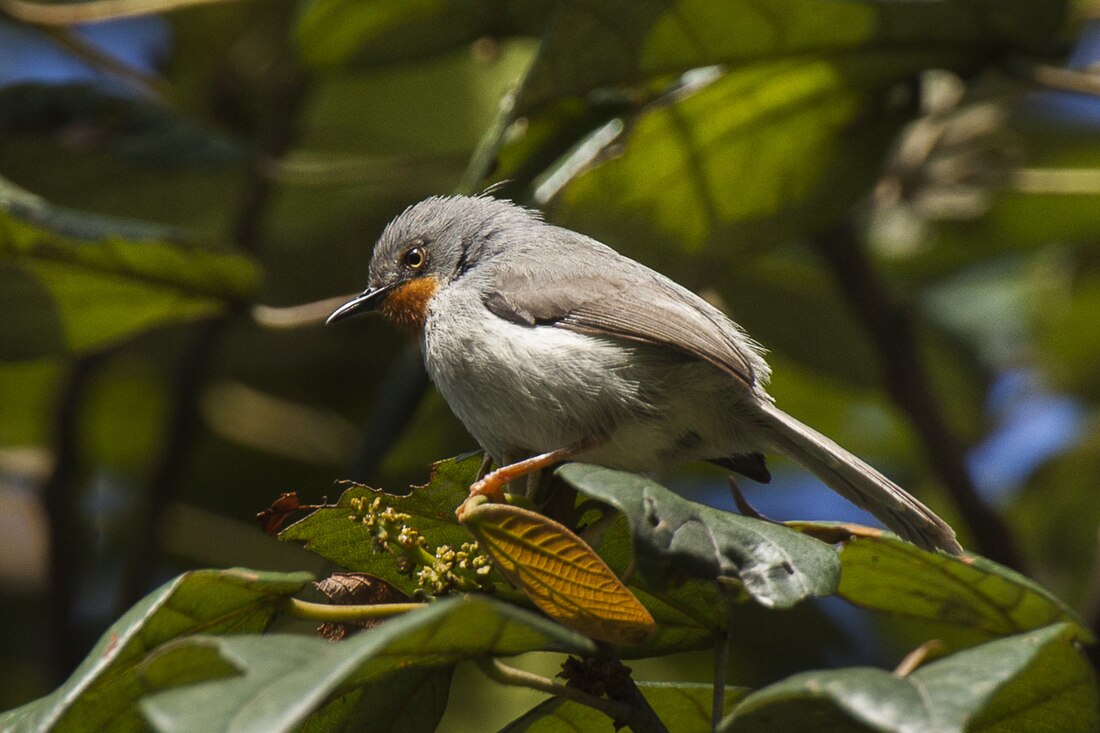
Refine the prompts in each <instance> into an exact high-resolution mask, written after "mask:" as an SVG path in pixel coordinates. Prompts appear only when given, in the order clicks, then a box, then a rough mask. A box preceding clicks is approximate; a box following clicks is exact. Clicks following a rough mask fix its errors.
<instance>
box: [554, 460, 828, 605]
mask: <svg viewBox="0 0 1100 733" xmlns="http://www.w3.org/2000/svg"><path fill="white" fill-rule="evenodd" d="M557 473H558V475H559V476H561V477H562V478H563V479H565V481H566V482H568V483H569V484H570V485H572V486H573V487H574V488H576V489H577V490H578V491H580V492H581V493H582V494H585V495H586V496H589V497H592V498H593V499H598V500H599V501H602V502H605V503H607V504H610V505H611V506H613V507H614V508H615V509H618V510H619V511H620V512H622V513H623V514H625V515H626V516H627V517H628V518H629V520H630V527H631V531H632V533H633V536H634V551H635V557H636V559H637V562H638V569H639V571H640V572H641V573H642V575H643V576H644V577H645V578H646V579H647V581H648V582H650V583H652V584H653V585H654V586H655V587H657V588H661V587H667V586H668V584H670V583H671V582H674V581H677V580H684V579H687V578H706V579H709V580H715V579H718V578H728V579H736V580H739V581H740V583H741V584H742V585H743V586H744V588H745V591H746V592H748V594H749V595H750V596H752V597H753V598H754V599H756V600H757V601H758V602H759V603H761V604H762V605H764V606H767V607H769V608H790V607H791V606H793V605H795V604H796V603H798V602H799V601H802V600H805V599H806V598H809V597H812V596H824V595H828V594H830V593H832V592H833V591H834V590H835V589H836V586H837V581H838V579H839V575H840V561H839V559H838V557H837V553H836V551H835V550H833V548H832V547H830V546H829V545H826V544H825V543H823V542H819V541H817V540H814V539H811V538H809V537H806V536H805V535H800V534H799V533H797V532H794V531H793V530H790V529H788V528H786V527H783V526H781V525H778V524H773V523H770V522H765V521H762V520H758V519H751V518H749V517H743V516H741V515H739V514H732V513H730V512H723V511H720V510H718V509H713V508H711V507H707V506H703V505H702V504H696V503H694V502H691V501H688V500H686V499H683V498H681V497H679V496H677V495H675V494H673V493H672V492H671V491H669V490H668V489H666V488H665V487H663V486H661V485H660V484H657V483H655V482H654V481H652V480H650V479H648V478H645V477H642V476H638V475H635V474H630V473H624V472H622V471H613V470H611V469H608V468H602V467H599V466H592V465H586V464H581V463H572V464H568V465H566V466H563V467H561V468H559V469H558V471H557Z"/></svg>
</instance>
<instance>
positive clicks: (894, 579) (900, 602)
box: [837, 536, 1092, 639]
mask: <svg viewBox="0 0 1100 733" xmlns="http://www.w3.org/2000/svg"><path fill="white" fill-rule="evenodd" d="M840 562H841V567H842V570H841V575H840V586H839V587H838V588H837V594H838V595H839V596H841V597H842V598H845V599H847V600H848V601H850V602H851V603H854V604H856V605H858V606H863V607H864V608H870V609H874V610H876V611H882V612H884V613H888V614H890V615H892V616H898V617H901V618H905V619H907V620H908V621H909V622H910V623H913V622H921V623H926V622H927V623H931V624H933V625H934V626H938V627H943V628H945V629H948V630H952V629H953V630H955V631H963V632H976V633H977V634H979V635H980V637H984V638H995V637H998V636H1008V635H1010V634H1016V633H1019V632H1021V631H1028V630H1030V629H1035V628H1039V627H1041V626H1047V625H1049V624H1054V623H1062V622H1066V623H1068V624H1070V625H1071V626H1073V628H1074V629H1075V633H1076V635H1077V636H1078V637H1079V638H1082V639H1091V638H1092V635H1091V633H1090V632H1089V631H1088V630H1087V629H1086V628H1085V627H1084V626H1083V625H1082V624H1081V622H1080V621H1079V620H1078V619H1077V617H1076V615H1075V614H1074V613H1073V611H1071V610H1070V609H1069V608H1067V607H1066V605H1065V604H1064V603H1062V602H1061V601H1059V600H1058V599H1057V598H1055V597H1054V596H1052V595H1051V594H1050V593H1049V592H1048V591H1046V590H1045V589H1044V588H1042V587H1041V586H1039V585H1038V584H1037V583H1035V582H1034V581H1032V580H1030V579H1028V578H1025V577H1024V576H1022V575H1020V574H1019V573H1016V572H1013V571H1012V570H1009V569H1008V568H1005V567H1003V566H1001V565H998V564H996V563H994V562H992V561H990V560H986V559H985V558H981V557H965V558H961V557H953V556H951V555H945V554H942V553H930V552H925V551H923V550H921V549H919V548H918V547H916V546H915V545H912V544H910V543H908V542H903V541H901V540H899V539H897V538H895V537H889V536H882V537H860V538H858V539H854V540H852V541H850V542H847V543H846V544H845V546H844V548H843V549H842V550H841V552H840Z"/></svg>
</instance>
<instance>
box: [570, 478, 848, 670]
mask: <svg viewBox="0 0 1100 733" xmlns="http://www.w3.org/2000/svg"><path fill="white" fill-rule="evenodd" d="M582 498H583V497H582ZM584 501H590V500H588V499H587V498H584ZM606 511H608V512H611V513H612V515H613V516H612V517H610V518H609V519H610V523H608V522H607V521H604V520H602V519H600V520H599V521H597V519H596V515H597V513H596V512H592V513H588V512H586V516H585V517H583V518H582V524H581V527H582V529H580V530H579V532H580V533H581V535H582V536H583V537H584V538H585V540H586V541H587V542H589V543H590V544H591V545H592V546H593V547H594V548H595V549H596V551H597V552H598V553H599V554H600V557H602V558H603V559H604V561H605V562H607V564H608V565H609V566H610V567H611V569H612V570H614V571H615V573H616V574H617V575H619V576H620V577H623V578H626V584H627V587H628V588H629V589H630V592H631V593H633V594H634V596H635V597H636V598H637V599H638V600H639V601H641V602H642V605H643V606H645V607H646V609H647V610H648V611H649V613H650V615H652V616H653V618H654V620H655V621H656V624H657V628H656V630H655V631H654V632H653V634H652V635H650V636H649V638H648V639H646V640H645V642H644V643H642V644H641V645H640V646H624V647H621V648H619V649H618V653H619V655H620V656H621V657H623V658H624V659H640V658H645V657H654V656H661V655H664V654H671V653H674V652H685V651H693V650H696V649H713V648H714V645H715V643H716V642H715V639H716V637H718V636H727V635H728V636H729V637H730V638H732V640H733V641H732V645H733V648H734V649H736V650H737V653H738V654H740V655H741V656H742V657H743V658H745V659H746V660H747V661H746V664H748V665H749V666H750V667H752V668H755V669H759V670H760V673H761V674H762V675H764V676H766V677H768V678H774V677H775V675H776V674H777V673H779V672H781V671H782V672H786V671H789V670H790V667H789V666H786V665H788V664H789V661H788V660H790V659H791V658H799V659H803V658H804V659H806V660H808V662H809V663H811V664H816V663H820V660H821V655H820V650H821V648H823V647H826V646H831V647H832V648H835V647H836V646H837V645H839V644H842V643H843V641H842V636H841V635H840V634H839V633H838V632H837V631H836V630H835V629H833V628H832V627H831V625H830V622H829V621H828V619H826V618H824V617H823V616H822V615H821V614H820V611H818V610H817V609H816V608H815V607H814V606H812V605H809V604H801V605H799V606H797V607H796V608H793V609H791V610H789V611H787V612H785V613H782V614H776V613H772V612H771V611H770V610H768V609H766V608H764V607H763V606H759V605H757V604H755V603H751V602H749V600H748V596H746V595H744V594H742V593H729V592H723V591H722V590H721V589H720V588H719V586H718V584H717V583H715V582H714V581H713V580H702V579H689V580H686V581H684V582H683V583H679V584H677V585H675V586H671V587H665V588H661V589H657V588H656V587H655V584H652V583H649V582H647V580H646V579H645V577H643V574H642V573H638V572H635V570H636V568H635V566H634V542H633V539H632V538H631V530H630V521H629V520H628V519H627V517H626V516H625V515H623V514H622V513H620V512H617V511H615V510H613V509H607V510H606ZM598 514H599V515H600V516H602V514H603V512H599V513H598ZM731 604H732V607H731ZM809 629H813V631H812V632H811V631H809ZM773 663H774V665H775V666H773Z"/></svg>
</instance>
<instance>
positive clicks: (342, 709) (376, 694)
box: [298, 667, 454, 733]
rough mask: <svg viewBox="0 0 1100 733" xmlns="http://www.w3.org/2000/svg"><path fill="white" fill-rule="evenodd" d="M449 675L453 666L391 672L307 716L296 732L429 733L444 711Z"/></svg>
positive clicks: (449, 688)
mask: <svg viewBox="0 0 1100 733" xmlns="http://www.w3.org/2000/svg"><path fill="white" fill-rule="evenodd" d="M452 672H454V667H413V668H411V669H403V670H399V671H397V672H392V673H390V674H389V675H388V676H386V677H383V678H382V679H379V680H377V681H375V682H372V683H371V684H369V685H367V686H365V687H360V688H357V689H355V690H352V691H351V692H350V693H348V694H346V695H342V696H340V697H337V698H336V699H334V700H333V701H332V702H330V703H328V704H327V705H325V707H323V708H322V709H321V710H319V711H317V712H316V713H314V714H313V715H311V716H309V717H308V718H307V719H306V721H305V723H304V724H303V725H302V727H301V728H299V729H298V733H331V732H332V731H338V730H339V731H349V733H350V731H359V730H366V731H370V733H432V732H433V731H435V729H436V727H437V726H438V725H439V721H440V719H441V718H442V717H443V713H444V711H445V710H446V708H447V698H448V696H449V694H450V691H451V674H452Z"/></svg>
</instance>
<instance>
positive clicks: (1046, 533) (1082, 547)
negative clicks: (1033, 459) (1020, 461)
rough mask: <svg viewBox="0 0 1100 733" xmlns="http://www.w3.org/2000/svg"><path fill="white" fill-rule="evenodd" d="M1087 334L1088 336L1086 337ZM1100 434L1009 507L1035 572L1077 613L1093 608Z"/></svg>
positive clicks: (1045, 470) (1052, 466) (1087, 437)
mask: <svg viewBox="0 0 1100 733" xmlns="http://www.w3.org/2000/svg"><path fill="white" fill-rule="evenodd" d="M1082 335H1083V334H1082ZM1097 486H1100V431H1098V430H1097V427H1096V426H1095V424H1094V423H1092V422H1091V421H1090V427H1088V428H1086V430H1085V434H1084V435H1083V436H1082V437H1081V440H1080V442H1079V444H1078V445H1077V446H1075V447H1074V448H1072V449H1071V450H1069V451H1067V452H1066V453H1063V454H1062V455H1060V456H1057V457H1056V458H1053V459H1052V460H1051V461H1049V462H1048V463H1047V464H1045V465H1043V466H1042V467H1040V468H1039V470H1038V471H1037V472H1036V473H1035V475H1034V476H1032V477H1031V478H1030V479H1028V481H1027V483H1026V484H1025V485H1024V486H1023V487H1022V488H1021V490H1020V491H1019V492H1018V493H1017V494H1016V495H1015V496H1013V497H1012V500H1011V503H1010V504H1009V505H1008V507H1007V508H1006V515H1007V517H1008V519H1009V521H1010V522H1011V525H1010V526H1011V527H1012V528H1013V530H1015V532H1016V533H1017V534H1016V536H1017V538H1018V540H1019V543H1020V547H1021V548H1022V549H1023V550H1024V552H1025V553H1026V554H1025V557H1027V558H1028V560H1029V563H1028V564H1029V572H1030V573H1031V574H1032V576H1033V577H1035V578H1036V579H1039V580H1041V581H1042V582H1043V584H1044V585H1046V586H1047V587H1049V588H1050V589H1051V590H1053V591H1055V592H1056V593H1057V594H1058V596H1059V597H1061V598H1064V599H1065V600H1066V601H1067V602H1068V603H1069V604H1070V605H1071V606H1072V607H1074V608H1086V607H1088V606H1087V604H1088V600H1087V599H1088V598H1089V594H1090V593H1091V591H1090V589H1089V587H1090V585H1091V581H1092V578H1093V569H1094V567H1095V556H1096V528H1097V524H1098V523H1100V492H1097V491H1096V487H1097Z"/></svg>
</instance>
